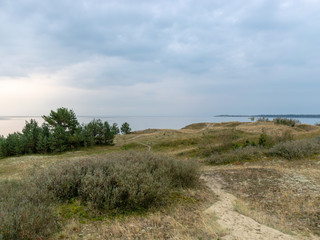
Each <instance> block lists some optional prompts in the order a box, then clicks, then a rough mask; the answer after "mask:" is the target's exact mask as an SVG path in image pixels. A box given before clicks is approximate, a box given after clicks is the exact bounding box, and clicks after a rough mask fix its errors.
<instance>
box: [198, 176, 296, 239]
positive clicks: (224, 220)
mask: <svg viewBox="0 0 320 240" xmlns="http://www.w3.org/2000/svg"><path fill="white" fill-rule="evenodd" d="M202 179H204V180H205V181H206V183H207V185H208V186H209V187H210V188H211V189H212V190H213V191H214V193H215V194H217V195H218V196H219V201H218V202H216V203H215V204H213V205H212V206H211V207H209V208H208V209H207V210H206V212H207V213H212V212H214V213H215V215H216V216H217V217H218V221H217V222H218V223H219V224H220V225H221V227H223V228H226V229H228V230H229V232H228V234H227V235H226V236H223V237H222V238H221V239H224V240H258V239H265V240H272V239H277V240H297V239H301V238H297V237H294V236H291V235H287V234H284V233H282V232H280V231H278V230H276V229H273V228H270V227H267V226H265V225H263V224H260V223H258V222H256V221H255V220H253V219H252V218H250V217H247V216H244V215H242V214H240V213H238V212H236V211H235V210H234V207H233V204H232V203H233V202H234V201H235V200H236V197H235V196H233V195H232V194H229V193H227V192H225V191H224V190H223V189H222V187H221V184H219V179H215V178H214V177H212V176H210V175H203V176H202Z"/></svg>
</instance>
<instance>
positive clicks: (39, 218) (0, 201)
mask: <svg viewBox="0 0 320 240" xmlns="http://www.w3.org/2000/svg"><path fill="white" fill-rule="evenodd" d="M58 226H59V225H58V223H57V217H56V216H55V215H54V211H53V205H52V203H51V202H50V200H49V198H48V193H47V192H42V191H39V189H38V187H36V186H35V185H34V184H33V183H32V182H30V181H28V180H26V179H24V182H20V181H5V182H1V183H0V239H1V240H12V239H17V240H19V239H21V240H22V239H30V240H31V239H44V238H47V237H48V236H49V235H50V234H52V233H53V232H55V231H56V230H57V229H58Z"/></svg>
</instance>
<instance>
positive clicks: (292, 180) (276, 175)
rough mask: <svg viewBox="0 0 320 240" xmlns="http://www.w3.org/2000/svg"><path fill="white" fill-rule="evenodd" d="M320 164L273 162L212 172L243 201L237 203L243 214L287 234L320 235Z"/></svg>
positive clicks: (267, 161) (303, 161)
mask: <svg viewBox="0 0 320 240" xmlns="http://www.w3.org/2000/svg"><path fill="white" fill-rule="evenodd" d="M310 161H312V164H310ZM319 163H320V161H318V160H300V161H298V163H296V162H295V163H292V162H288V161H281V162H277V163H274V162H273V161H272V160H271V159H269V160H265V161H264V162H262V163H261V162H260V163H259V162H258V163H257V162H256V163H253V164H246V165H242V166H230V167H220V168H216V169H215V170H214V171H211V173H212V174H214V175H215V176H219V177H221V178H222V179H223V182H224V184H225V185H224V187H225V188H226V189H227V190H228V191H230V192H232V193H233V194H234V195H236V196H237V197H238V198H239V199H240V201H239V202H237V203H236V204H235V208H236V209H237V210H238V211H239V212H241V213H243V214H245V215H249V216H250V217H252V218H254V219H256V220H257V221H259V222H261V223H263V224H266V225H268V226H271V227H274V228H277V229H279V230H281V231H284V232H299V233H303V234H311V235H320V230H319V229H320V211H319V206H320V197H319V196H320V182H319V176H320V164H319ZM263 165H264V166H263Z"/></svg>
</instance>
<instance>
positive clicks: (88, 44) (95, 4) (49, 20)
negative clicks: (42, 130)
mask: <svg viewBox="0 0 320 240" xmlns="http://www.w3.org/2000/svg"><path fill="white" fill-rule="evenodd" d="M319 9H320V6H319V1H316V0H313V1H311V0H308V1H302V0H299V1H285V0H280V1H278V0H259V1H253V0H252V1H238V0H237V1H209V0H204V1H200V2H199V1H195V0H187V1H186V0H180V1H169V0H164V1H153V0H151V1H150V0H148V1H147V0H139V1H129V0H123V1H102V0H92V1H85V0H82V1H70V0H69V1H66V0H57V1H40V0H17V1H9V0H0V35H1V38H0V53H1V59H0V65H1V68H0V80H1V79H6V80H8V79H10V80H12V81H14V79H17V78H19V79H21V78H24V79H25V81H31V80H32V76H34V75H41V76H43V77H44V78H45V79H46V81H49V82H50V81H52V84H53V85H55V86H63V87H67V88H73V89H79V90H81V91H86V90H88V91H89V90H93V91H95V90H100V89H106V88H108V87H110V88H112V89H114V90H115V91H120V92H121V91H122V90H121V89H117V88H115V87H117V86H118V87H120V88H121V87H122V88H125V89H126V91H128V89H127V87H132V88H135V87H136V86H140V85H139V84H142V85H143V86H146V85H145V84H147V85H148V86H149V84H150V86H151V85H152V84H154V86H158V85H156V84H160V85H159V86H165V87H168V86H169V84H168V82H169V81H170V82H171V83H172V85H173V86H175V84H176V85H178V83H179V84H182V85H183V87H181V91H178V90H176V91H175V92H176V97H177V98H178V97H181V99H184V100H186V101H187V99H189V98H187V97H185V96H189V97H190V99H192V101H195V99H199V102H198V101H196V102H198V103H200V102H201V101H202V100H203V101H204V102H208V101H211V100H212V101H214V100H217V99H219V98H220V99H224V100H225V99H228V97H227V96H231V95H233V96H235V98H237V97H238V98H240V96H239V95H238V94H239V93H238V92H237V89H239V87H240V86H243V92H242V93H241V99H244V100H243V103H246V104H249V103H250V100H249V99H251V98H250V96H252V95H250V94H248V91H249V90H248V89H250V90H252V87H251V86H255V87H256V88H257V91H259V89H260V88H261V89H272V86H271V85H270V84H274V83H279V84H278V85H277V87H278V88H280V89H282V90H283V92H285V91H286V87H287V85H286V84H287V83H288V82H290V81H291V82H292V83H299V82H301V81H306V82H307V84H306V86H305V88H306V89H308V87H309V86H310V88H311V87H312V88H314V87H315V85H316V86H318V85H317V84H316V83H315V82H316V81H317V79H316V76H318V75H319V70H318V66H319V61H320V60H319V58H318V55H319V51H320V45H319V44H318V40H319V37H320V25H319V24H317V23H318V22H319V20H320V15H319V14H318V12H319ZM162 83H163V85H162ZM164 83H165V84H164ZM255 84H257V85H255ZM150 86H149V87H150ZM297 86H298V85H297ZM149 87H148V88H147V89H154V88H152V87H150V88H149ZM292 87H293V88H294V85H293V86H292ZM297 88H298V87H297ZM150 91H151V90H150ZM152 91H153V90H152ZM152 91H151V92H152ZM270 91H271V90H270ZM157 94H158V95H157ZM213 94H214V96H213ZM269 94H271V92H269ZM147 95H148V93H147V92H143V93H141V95H139V96H136V97H137V98H139V99H140V100H137V101H138V102H139V101H143V100H141V99H144V97H143V96H147ZM173 95H174V93H172V96H173ZM151 96H154V98H156V96H159V98H160V96H163V94H162V93H161V94H160V92H155V93H154V94H151ZM172 96H171V95H170V97H172ZM261 96H262V95H261ZM164 97H169V96H167V95H166V96H164ZM291 97H292V96H291V95H290V98H291ZM265 98H266V99H267V98H268V96H267V94H266V96H265ZM148 99H149V98H148ZM204 99H206V100H204ZM200 100H201V101H200ZM92 101H93V102H94V100H92ZM149 101H150V102H151V103H152V100H150V99H149ZM190 101H191V100H190ZM218 101H219V100H218ZM129 102H130V101H129ZM220 102H221V101H220ZM251 102H254V101H251ZM151 103H150V104H151ZM153 103H154V104H160V103H159V100H154V102H153ZM239 103H241V101H239ZM181 104H182V103H181ZM187 104H188V103H187ZM189 104H191V103H189ZM252 104H253V103H252ZM243 105H245V104H243ZM230 106H232V104H230ZM215 107H217V106H215ZM195 108H196V107H195ZM209 108H210V107H209V105H208V107H206V108H205V109H207V110H208V109H209ZM217 108H218V107H217ZM257 108H258V107H257ZM159 109H160V108H159ZM161 109H162V108H161ZM251 109H255V107H251Z"/></svg>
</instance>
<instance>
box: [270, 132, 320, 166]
mask: <svg viewBox="0 0 320 240" xmlns="http://www.w3.org/2000/svg"><path fill="white" fill-rule="evenodd" d="M267 153H268V155H270V156H278V157H282V158H286V159H288V160H293V159H301V158H306V157H311V156H314V155H315V154H319V153H320V138H319V137H317V138H312V139H302V140H296V141H289V142H283V143H279V144H276V145H274V146H273V147H272V148H271V149H270V150H269V151H268V152H267Z"/></svg>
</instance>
